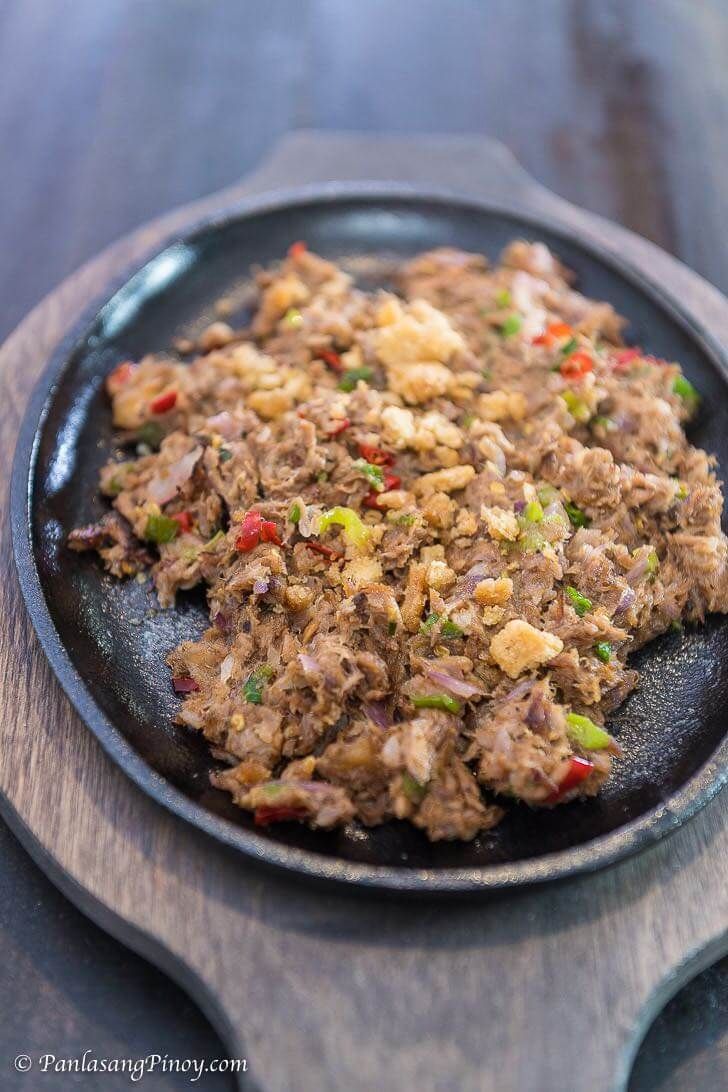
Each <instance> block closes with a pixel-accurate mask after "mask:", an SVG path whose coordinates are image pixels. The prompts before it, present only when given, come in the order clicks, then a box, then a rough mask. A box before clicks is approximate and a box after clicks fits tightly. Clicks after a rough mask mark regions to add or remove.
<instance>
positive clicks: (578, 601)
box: [566, 584, 594, 618]
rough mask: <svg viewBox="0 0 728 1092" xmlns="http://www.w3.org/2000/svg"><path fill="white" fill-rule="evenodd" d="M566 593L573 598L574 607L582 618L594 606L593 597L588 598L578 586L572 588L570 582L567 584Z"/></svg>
mask: <svg viewBox="0 0 728 1092" xmlns="http://www.w3.org/2000/svg"><path fill="white" fill-rule="evenodd" d="M566 594H567V595H568V597H569V599H570V600H571V605H572V607H573V608H574V610H575V611H576V613H577V614H578V615H579V617H580V618H583V617H584V615H585V614H586V613H587V612H588V611H590V610H591V609H592V607H593V606H594V604H593V603H592V601H591V599H587V597H586V596H585V595H582V594H581V592H580V591H577V590H576V588H572V587H571V585H570V584H569V585H567V588H566Z"/></svg>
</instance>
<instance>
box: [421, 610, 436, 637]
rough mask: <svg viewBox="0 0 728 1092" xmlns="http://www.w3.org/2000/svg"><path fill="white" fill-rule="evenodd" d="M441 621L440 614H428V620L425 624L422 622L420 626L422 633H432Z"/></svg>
mask: <svg viewBox="0 0 728 1092" xmlns="http://www.w3.org/2000/svg"><path fill="white" fill-rule="evenodd" d="M439 621H440V615H439V614H428V615H427V618H425V620H424V622H422V624H421V625H420V633H424V634H427V633H430V631H431V630H433V629H434V628H435V626H436V625H437V623H438V622H439Z"/></svg>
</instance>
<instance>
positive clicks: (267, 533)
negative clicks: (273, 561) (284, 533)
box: [260, 519, 281, 546]
mask: <svg viewBox="0 0 728 1092" xmlns="http://www.w3.org/2000/svg"><path fill="white" fill-rule="evenodd" d="M260 537H261V538H262V539H263V542H272V543H273V544H274V545H275V546H280V545H281V540H280V538H279V537H278V528H277V527H276V525H275V523H274V522H273V520H272V519H264V520H261V521H260Z"/></svg>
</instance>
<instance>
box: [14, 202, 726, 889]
mask: <svg viewBox="0 0 728 1092" xmlns="http://www.w3.org/2000/svg"><path fill="white" fill-rule="evenodd" d="M516 236H520V237H524V238H527V239H541V240H543V241H544V242H546V243H547V244H548V245H549V246H550V247H552V248H553V249H554V250H555V251H556V253H557V254H558V255H559V257H560V258H561V259H562V260H563V261H564V262H565V263H566V264H567V265H568V266H569V267H571V268H572V269H573V270H574V271H575V272H576V274H577V276H578V286H579V287H580V288H581V289H582V290H583V291H584V292H585V293H586V294H588V295H590V296H593V297H596V298H602V299H606V300H609V301H611V302H612V303H613V304H614V305H615V307H616V308H617V310H618V311H619V312H621V313H622V314H624V315H625V316H627V318H628V319H629V322H630V326H629V328H628V339H629V340H631V341H634V342H636V343H638V344H640V345H642V346H643V347H644V348H645V349H646V350H648V351H649V352H651V353H654V354H655V355H657V356H661V357H667V358H670V359H677V360H679V361H681V362H682V364H683V366H684V368H685V371H686V373H687V375H688V376H689V377H690V379H691V380H692V381H693V382H694V383H695V385H696V386H697V387H698V389H699V390H700V391H701V392H702V394H703V409H702V410H701V413H700V416H699V419H698V420H697V421H696V422H695V423H694V425H693V426H692V428H691V439H692V441H693V442H694V443H695V444H697V445H699V446H701V447H704V448H706V449H707V450H708V451H710V452H712V453H714V454H715V455H717V457H718V460H719V463H720V464H721V465H722V466H724V467H725V466H728V430H727V429H726V427H725V415H726V407H728V396H727V394H728V392H727V390H726V387H727V384H728V378H727V377H728V371H727V367H726V357H725V354H724V353H722V351H721V350H720V348H719V347H718V346H717V345H716V344H715V343H714V342H713V341H712V340H711V338H710V337H709V336H708V334H707V333H706V332H705V331H704V330H702V329H699V328H698V327H697V326H696V324H695V322H694V321H693V320H691V319H690V318H689V317H688V316H687V315H686V314H685V313H684V312H683V310H682V309H681V307H680V303H679V301H677V300H675V299H672V298H670V297H668V296H667V294H666V293H665V292H663V291H662V290H661V289H660V287H659V286H658V285H655V284H650V283H647V282H646V281H645V279H644V278H643V277H642V276H641V275H638V274H637V273H636V272H635V271H634V270H633V269H632V268H631V267H630V266H629V265H628V264H627V263H625V262H619V261H617V260H615V259H614V258H613V257H612V256H611V255H608V254H606V253H604V252H601V251H600V249H599V248H598V247H597V246H595V245H594V244H592V243H590V244H588V245H586V244H584V243H583V242H580V240H579V239H578V238H577V237H576V236H574V235H573V234H570V233H568V232H566V231H565V230H564V229H563V228H560V227H559V228H557V227H555V226H554V225H550V224H549V223H548V222H547V221H544V220H541V219H537V218H533V219H531V218H527V217H525V216H521V215H514V214H512V213H510V212H505V211H503V210H500V209H498V208H496V207H492V206H489V205H486V204H481V203H477V202H474V201H463V200H460V199H454V198H453V197H451V196H449V195H447V194H438V193H430V192H415V191H413V190H412V189H411V188H406V187H402V186H396V185H384V184H377V185H374V186H368V187H363V186H358V187H357V186H353V185H352V186H337V187H331V186H328V187H326V188H325V189H318V190H316V189H307V190H305V191H299V192H297V193H292V194H291V193H288V194H285V195H282V196H280V197H276V196H273V197H272V198H270V199H267V200H266V199H258V200H254V201H252V202H251V203H249V204H247V205H245V206H243V207H239V208H238V209H237V210H234V211H232V212H230V213H228V214H225V215H222V216H218V217H215V218H214V219H212V220H208V221H207V222H205V223H203V224H202V225H201V226H199V227H198V228H197V229H195V230H193V231H191V232H190V233H189V234H187V235H185V236H184V237H183V238H175V239H172V240H170V241H169V242H168V243H167V245H166V246H165V247H164V248H163V249H162V250H161V251H158V252H157V253H156V254H155V255H154V256H153V257H151V258H150V259H149V260H148V261H147V263H146V264H145V265H144V266H143V267H142V268H141V269H137V270H136V271H134V272H132V273H131V274H129V275H128V276H127V277H125V278H124V280H123V282H122V283H120V284H117V285H116V286H112V288H110V289H109V291H108V293H107V295H106V298H105V299H103V300H101V301H100V302H99V303H97V304H96V305H94V307H93V308H92V309H91V310H90V311H89V312H88V313H87V314H86V315H85V316H84V317H83V318H82V319H81V321H80V322H79V323H78V324H77V326H76V327H75V329H74V330H73V331H72V332H71V333H70V335H69V336H68V337H67V338H66V339H65V341H64V342H63V344H62V345H61V346H60V347H59V348H58V350H57V352H56V353H55V354H54V356H53V359H52V360H51V361H50V363H49V365H48V369H47V371H46V373H45V375H44V377H43V379H42V381H41V383H40V386H39V388H38V390H37V391H36V394H35V396H34V398H33V400H32V402H31V405H30V407H29V410H28V413H27V416H26V419H25V421H24V424H23V428H22V432H21V435H20V440H19V444H18V448H17V452H16V458H15V464H14V468H13V483H12V501H11V507H12V513H11V515H12V524H13V542H14V549H15V556H16V562H17V566H18V571H19V574H20V582H21V586H22V590H23V595H24V597H25V601H26V604H27V607H28V610H29V612H30V615H31V618H32V621H33V624H34V626H35V628H36V630H37V632H38V635H39V637H40V640H41V642H42V644H43V647H44V649H45V652H46V654H47V656H48V658H49V660H50V663H51V665H52V667H53V669H54V671H55V673H56V675H57V676H58V678H59V680H60V682H61V685H62V686H63V687H64V689H65V691H66V693H67V694H68V696H69V698H70V699H71V701H72V702H73V704H74V706H75V707H76V709H77V710H78V712H79V714H80V715H81V717H82V718H83V719H84V720H85V722H86V723H87V725H88V726H89V728H90V729H91V730H92V731H93V732H94V734H95V735H96V736H97V738H98V739H99V741H100V742H101V744H102V746H103V747H104V748H105V750H106V751H107V753H108V754H109V755H110V756H111V757H112V758H113V759H114V760H115V761H116V762H117V763H118V764H119V765H120V766H121V767H122V769H124V770H125V772H126V773H127V774H128V775H129V776H130V777H131V778H133V780H134V781H135V782H136V783H137V784H138V785H139V786H140V787H141V788H142V789H143V790H144V791H145V792H147V793H148V794H149V795H150V796H151V797H153V798H154V799H155V800H157V801H158V802H159V803H161V804H163V805H164V806H165V807H167V808H169V809H170V810H171V811H173V812H175V813H176V814H178V815H180V816H182V817H184V818H185V819H187V820H188V821H189V822H191V823H194V824H195V825H196V826H198V827H200V828H201V829H203V830H205V831H207V832H208V833H209V834H211V835H213V836H214V837H216V838H218V839H219V840H220V841H221V842H223V843H226V844H228V845H230V846H234V847H235V848H237V849H239V850H241V851H242V852H243V853H246V854H247V855H248V856H250V857H251V858H253V859H255V860H258V861H260V862H263V863H268V864H273V865H278V866H281V867H284V868H287V869H290V870H293V871H297V872H299V873H302V874H305V875H307V876H310V877H315V878H319V879H324V880H327V881H331V880H333V881H344V882H348V883H353V884H359V885H363V886H367V887H378V888H383V889H390V890H396V891H432V892H437V891H439V892H449V891H453V892H454V891H466V890H469V889H475V888H478V889H483V888H490V889H492V888H498V887H511V886H517V885H523V884H527V883H529V882H533V881H543V880H549V879H556V878H559V877H564V876H567V875H570V874H574V873H576V872H580V871H585V870H590V869H595V868H598V867H601V866H603V865H605V864H608V863H610V862H612V861H615V860H617V859H618V858H620V857H623V856H625V855H627V854H629V853H632V852H635V851H636V850H638V849H640V848H641V847H643V846H645V845H647V844H649V843H650V842H652V841H654V840H656V839H657V838H659V837H661V836H662V835H663V834H664V833H666V832H667V831H668V830H670V829H672V828H674V827H675V826H677V825H678V824H679V823H681V822H683V821H685V820H686V819H688V818H689V817H690V816H691V815H692V814H694V813H695V812H696V811H697V810H698V809H699V808H700V807H701V806H702V805H703V804H705V803H706V802H707V801H708V800H709V799H710V798H711V796H712V795H714V794H715V792H716V791H717V790H718V788H719V787H720V785H721V783H722V781H723V780H724V778H725V772H726V757H728V742H727V741H726V740H725V739H724V733H725V726H724V714H723V710H724V709H725V707H726V705H728V655H727V653H728V620H726V619H723V618H720V617H714V618H710V619H709V620H708V621H707V622H706V624H705V625H704V626H702V627H699V628H691V629H686V630H684V631H683V632H682V633H675V634H670V635H668V636H665V637H662V638H661V639H659V640H657V641H655V642H654V643H653V644H651V645H650V646H648V647H647V648H646V649H644V650H643V651H642V652H640V653H639V654H638V655H636V656H635V657H634V663H635V666H637V667H638V668H639V669H640V671H641V673H642V683H641V686H640V688H639V690H638V691H637V692H636V693H634V694H633V695H632V696H631V697H630V699H629V700H628V701H627V703H626V704H625V705H624V706H623V707H622V709H620V710H619V712H618V713H617V715H616V716H615V717H614V718H613V720H612V723H611V727H612V730H613V731H614V732H615V734H616V735H617V736H618V737H619V739H620V741H621V743H622V745H623V747H624V750H625V757H624V759H622V760H621V761H620V762H619V763H618V764H617V768H616V772H615V775H614V776H613V778H612V780H611V781H610V782H609V784H608V786H607V788H606V789H605V791H604V792H603V793H602V795H601V796H600V797H598V798H597V799H595V800H592V801H590V802H588V803H575V804H570V805H567V806H563V807H560V808H558V809H555V810H553V811H550V812H543V811H541V812H533V811H530V810H529V809H527V808H525V807H522V806H513V807H511V808H510V811H509V814H508V817H507V818H506V820H505V821H504V822H503V823H502V824H501V825H500V826H499V827H498V828H496V830H494V831H492V832H489V833H488V834H486V835H484V836H482V837H480V838H477V839H476V840H475V841H473V842H470V843H462V842H454V843H440V844H436V845H432V844H430V843H428V842H427V841H426V839H425V838H424V837H423V836H422V835H421V834H419V832H417V831H415V830H414V829H412V828H410V827H408V826H407V825H406V824H402V823H389V824H387V825H385V826H383V827H380V828H377V829H375V830H366V829H363V828H360V827H351V828H348V829H346V830H343V831H340V832H334V833H322V832H313V831H310V830H308V829H306V828H303V827H300V826H298V825H295V824H285V825H279V826H274V827H271V828H268V829H266V830H259V829H256V828H255V827H253V826H252V824H251V821H250V818H249V817H248V816H247V815H246V814H245V813H243V812H241V811H239V810H238V809H236V808H234V807H232V805H231V804H230V803H229V800H228V798H227V797H226V796H225V795H224V794H222V793H220V792H218V791H216V790H213V789H211V788H210V786H209V782H208V774H209V770H210V768H211V759H210V756H209V754H208V751H207V748H206V746H205V744H204V743H203V742H202V741H201V739H200V738H199V737H198V736H196V735H195V734H192V733H190V732H188V731H187V730H185V729H184V728H181V727H179V726H177V725H175V724H174V723H173V717H174V713H175V709H176V707H177V699H176V698H175V696H174V695H173V693H172V691H171V687H170V682H169V673H168V669H167V668H166V666H165V664H164V655H165V653H166V651H167V650H168V649H170V648H172V647H173V646H174V645H176V644H177V643H178V642H179V641H180V640H181V639H182V638H184V637H189V636H194V635H196V634H197V633H199V632H200V631H201V630H202V629H203V628H204V626H205V622H206V618H207V612H206V610H205V603H204V596H203V594H202V593H199V592H197V593H191V594H187V595H184V596H182V597H181V599H180V601H179V604H178V607H177V609H176V610H174V611H160V610H159V609H158V608H157V605H156V603H155V600H154V597H153V595H152V594H151V593H150V592H149V590H148V588H147V587H144V586H142V585H140V584H138V583H136V582H134V581H129V582H126V583H117V582H115V581H111V580H110V579H109V578H107V577H105V576H104V575H103V574H102V572H101V569H100V566H99V564H98V563H97V561H95V560H94V559H93V558H92V557H91V556H88V555H84V556H80V555H78V554H74V553H71V552H70V551H69V550H68V549H67V547H66V546H65V539H66V535H67V533H68V531H69V530H70V529H71V528H72V527H74V526H78V525H80V524H83V523H86V522H89V521H91V520H93V519H95V518H96V517H98V516H99V515H100V514H101V512H102V511H103V510H104V502H103V501H102V500H100V499H99V497H98V493H97V477H98V470H99V467H100V466H101V465H102V464H103V463H104V461H105V460H106V458H107V456H108V453H109V451H110V449H111V446H112V431H111V421H110V413H109V408H108V404H107V401H106V398H105V396H104V394H103V390H102V385H103V379H104V376H105V375H106V374H107V373H108V372H109V371H110V370H111V369H112V368H113V367H114V365H115V364H116V363H117V362H119V361H120V360H122V359H128V358H138V357H140V356H141V355H142V354H143V353H145V352H149V351H155V350H164V349H168V348H169V347H170V345H171V344H172V342H173V341H174V339H175V338H177V337H180V336H188V335H190V334H194V333H195V332H197V331H199V329H200V328H201V327H202V326H204V324H205V323H206V322H209V321H211V319H212V318H213V317H214V316H215V313H214V303H215V301H216V300H217V299H219V298H220V297H221V296H224V295H227V294H229V293H230V292H231V290H235V289H236V288H239V287H240V285H241V284H242V283H243V282H244V281H245V279H246V277H247V275H248V272H249V270H250V267H251V266H252V265H255V264H264V263H266V262H269V261H272V260H275V259H277V258H279V257H280V255H281V254H282V253H283V252H284V251H285V249H286V248H287V247H288V246H289V244H290V243H291V242H292V241H293V240H296V239H300V238H304V239H306V240H307V242H308V244H309V246H310V247H311V248H312V249H313V250H315V251H317V252H319V253H321V254H323V255H325V256H326V257H331V258H334V259H336V258H340V257H342V256H352V255H382V254H386V255H390V256H407V255H411V254H414V253H416V252H418V251H420V250H424V249H427V248H429V247H433V246H439V245H445V244H446V245H453V246H459V247H464V248H466V249H470V250H474V251H480V252H483V253H485V254H487V255H488V256H489V257H491V258H494V257H496V256H497V254H498V253H499V252H500V250H501V249H502V248H503V246H504V245H505V244H506V243H507V242H508V241H509V240H510V239H512V238H514V237H516ZM241 317H242V316H241ZM708 684H709V685H708Z"/></svg>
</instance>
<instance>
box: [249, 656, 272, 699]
mask: <svg viewBox="0 0 728 1092" xmlns="http://www.w3.org/2000/svg"><path fill="white" fill-rule="evenodd" d="M272 675H273V668H272V667H271V666H270V664H261V666H260V667H257V668H256V669H255V671H254V672H253V673H252V675H249V676H248V679H247V681H246V682H245V684H244V686H243V697H244V698H245V700H246V701H247V702H250V704H251V705H260V704H261V702H262V700H263V687H264V686H265V684H266V682H267V680H268V679H270V678H271V676H272Z"/></svg>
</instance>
